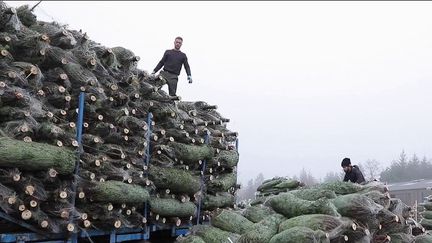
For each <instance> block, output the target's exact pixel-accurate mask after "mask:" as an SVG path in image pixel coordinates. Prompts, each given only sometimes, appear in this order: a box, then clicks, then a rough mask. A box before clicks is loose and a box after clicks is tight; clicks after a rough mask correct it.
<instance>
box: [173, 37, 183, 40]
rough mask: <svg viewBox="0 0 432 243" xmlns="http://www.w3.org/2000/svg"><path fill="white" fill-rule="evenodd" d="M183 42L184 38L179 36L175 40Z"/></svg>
mask: <svg viewBox="0 0 432 243" xmlns="http://www.w3.org/2000/svg"><path fill="white" fill-rule="evenodd" d="M177 39H178V40H181V41H183V38H181V37H180V36H177V37H176V38H175V39H174V40H177Z"/></svg>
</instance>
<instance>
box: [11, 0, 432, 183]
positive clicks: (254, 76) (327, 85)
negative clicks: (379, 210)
mask: <svg viewBox="0 0 432 243" xmlns="http://www.w3.org/2000/svg"><path fill="white" fill-rule="evenodd" d="M6 3H7V4H9V5H10V6H19V5H22V4H23V3H29V4H30V5H33V4H35V3H36V2H31V1H17V2H10V1H6ZM431 12H432V3H431V2H322V1H319V2H228V1H225V2H84V1H78V2H51V1H47V2H45V1H44V2H42V3H41V4H40V5H39V7H37V8H36V10H35V13H36V14H37V15H38V19H39V20H44V21H57V22H60V23H63V24H68V25H69V28H70V29H76V30H79V29H82V30H83V31H84V32H87V33H88V35H89V36H90V38H91V39H92V40H95V41H97V42H100V43H101V44H103V45H105V46H108V47H115V46H123V47H126V48H128V49H130V50H132V51H133V52H134V53H135V54H136V55H138V56H140V57H141V61H140V62H139V68H141V69H143V70H148V71H151V70H153V68H154V67H155V66H156V64H157V62H158V61H159V60H160V58H161V57H162V55H163V52H164V51H165V50H166V49H171V48H172V47H173V42H174V38H175V37H176V36H182V37H183V39H184V42H183V46H182V51H183V52H185V53H186V54H187V56H188V59H189V64H190V66H191V71H192V77H193V80H194V83H193V84H188V83H187V80H186V74H185V71H184V69H183V70H182V73H181V75H180V77H179V87H178V91H177V94H179V95H180V96H182V98H183V100H187V101H198V100H203V101H206V102H208V103H210V104H216V105H218V107H219V108H218V111H219V112H220V113H221V114H222V115H224V116H225V117H227V118H230V119H231V122H230V123H229V124H228V128H229V129H230V130H233V131H237V132H239V139H240V151H239V152H240V163H239V168H238V173H239V181H241V182H246V181H247V180H248V179H250V178H253V177H256V175H257V174H258V173H260V172H262V173H263V174H264V176H265V177H272V176H276V175H278V176H293V175H295V174H298V173H299V171H300V170H301V169H302V168H303V167H304V168H305V169H306V170H310V171H311V172H312V174H313V175H314V176H316V177H324V175H325V174H326V172H329V171H338V172H339V171H341V168H340V161H341V160H342V158H344V157H350V158H351V161H352V162H353V163H354V164H355V163H360V162H364V161H366V160H367V159H376V160H378V161H379V162H381V163H382V166H388V165H389V164H390V162H391V160H393V159H396V158H397V157H398V155H399V154H400V152H401V151H402V150H405V152H406V153H407V154H408V155H412V154H414V153H416V154H417V155H418V156H419V157H422V156H427V157H428V158H432V149H431V148H432V143H431V137H432V129H431V128H432V113H431V109H430V108H431V105H432V95H431V92H432V89H431V88H432V84H431V80H432V68H431V67H432V65H431V64H432V58H431V57H432V15H431V14H430V13H431ZM164 90H167V88H166V87H164Z"/></svg>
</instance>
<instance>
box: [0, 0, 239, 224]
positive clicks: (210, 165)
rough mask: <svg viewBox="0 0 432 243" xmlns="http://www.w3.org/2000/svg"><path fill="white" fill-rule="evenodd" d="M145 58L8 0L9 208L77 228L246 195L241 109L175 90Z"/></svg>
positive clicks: (2, 121)
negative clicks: (222, 108) (240, 170)
mask: <svg viewBox="0 0 432 243" xmlns="http://www.w3.org/2000/svg"><path fill="white" fill-rule="evenodd" d="M139 60H140V58H139V57H138V56H136V55H135V54H134V53H133V52H132V51H130V50H128V49H126V48H123V47H113V48H109V47H105V46H103V45H101V44H99V43H96V42H94V41H92V40H90V39H89V37H88V36H87V34H86V33H82V31H75V30H70V29H68V28H67V27H65V26H62V25H60V24H58V23H48V22H42V21H37V19H36V16H35V15H34V14H33V13H32V9H31V8H29V7H28V6H22V7H19V8H17V9H15V8H11V7H9V6H7V5H6V4H5V3H3V2H0V211H4V212H6V213H7V214H9V215H10V216H12V217H14V218H15V219H19V220H23V221H25V222H26V223H29V224H31V225H33V226H35V227H36V228H38V229H42V230H45V231H47V232H64V231H71V232H72V231H77V230H78V229H80V228H92V227H95V228H102V229H113V228H120V227H143V226H144V225H145V224H148V223H163V224H176V225H179V224H181V223H182V222H185V221H189V220H192V219H193V218H194V217H196V215H198V213H197V210H198V208H199V205H201V204H200V202H201V203H202V207H201V210H202V213H201V214H200V215H201V217H206V215H208V214H209V212H211V210H213V209H215V208H224V207H232V206H233V205H234V196H233V194H234V192H235V191H236V189H237V188H238V187H237V185H236V176H237V174H236V166H237V163H238V160H239V155H238V153H237V151H236V150H235V146H234V144H235V141H236V137H237V133H235V132H231V131H229V130H228V129H227V127H226V124H227V122H229V119H226V118H224V117H223V116H221V115H220V114H219V113H218V112H217V111H216V109H217V107H216V106H215V105H209V104H207V103H206V102H203V101H199V102H184V101H180V97H171V96H169V95H167V94H166V93H165V92H164V91H162V90H161V87H162V86H163V85H164V84H165V83H166V81H165V80H164V79H162V78H152V77H150V75H148V73H147V72H145V71H142V70H140V69H138V68H137V62H138V61H139ZM80 93H83V94H84V97H85V101H84V107H85V108H84V122H83V133H82V145H81V144H80V141H78V140H77V136H76V134H77V130H79V124H78V122H77V118H78V115H79V112H78V109H77V108H78V103H79V95H80ZM150 113H151V114H152V116H150V115H149V114H150ZM78 158H79V159H78ZM76 164H77V165H78V166H76ZM145 205H148V213H147V215H145V214H146V213H145V211H146V210H145V208H144V207H145ZM201 217H200V218H201ZM6 226H9V225H5V222H4V221H0V231H2V230H5V229H7V227H6Z"/></svg>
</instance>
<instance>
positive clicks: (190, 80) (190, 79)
mask: <svg viewBox="0 0 432 243" xmlns="http://www.w3.org/2000/svg"><path fill="white" fill-rule="evenodd" d="M188 81H189V83H190V84H191V83H192V76H190V75H189V76H188Z"/></svg>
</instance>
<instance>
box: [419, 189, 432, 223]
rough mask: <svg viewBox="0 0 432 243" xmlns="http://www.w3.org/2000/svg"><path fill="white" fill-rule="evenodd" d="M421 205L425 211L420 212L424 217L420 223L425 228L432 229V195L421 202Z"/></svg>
mask: <svg viewBox="0 0 432 243" xmlns="http://www.w3.org/2000/svg"><path fill="white" fill-rule="evenodd" d="M420 206H422V207H423V208H424V211H423V212H421V213H420V215H421V217H422V219H421V220H420V223H421V225H422V226H423V227H424V228H425V229H427V230H432V195H430V196H427V197H426V202H424V203H420Z"/></svg>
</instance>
